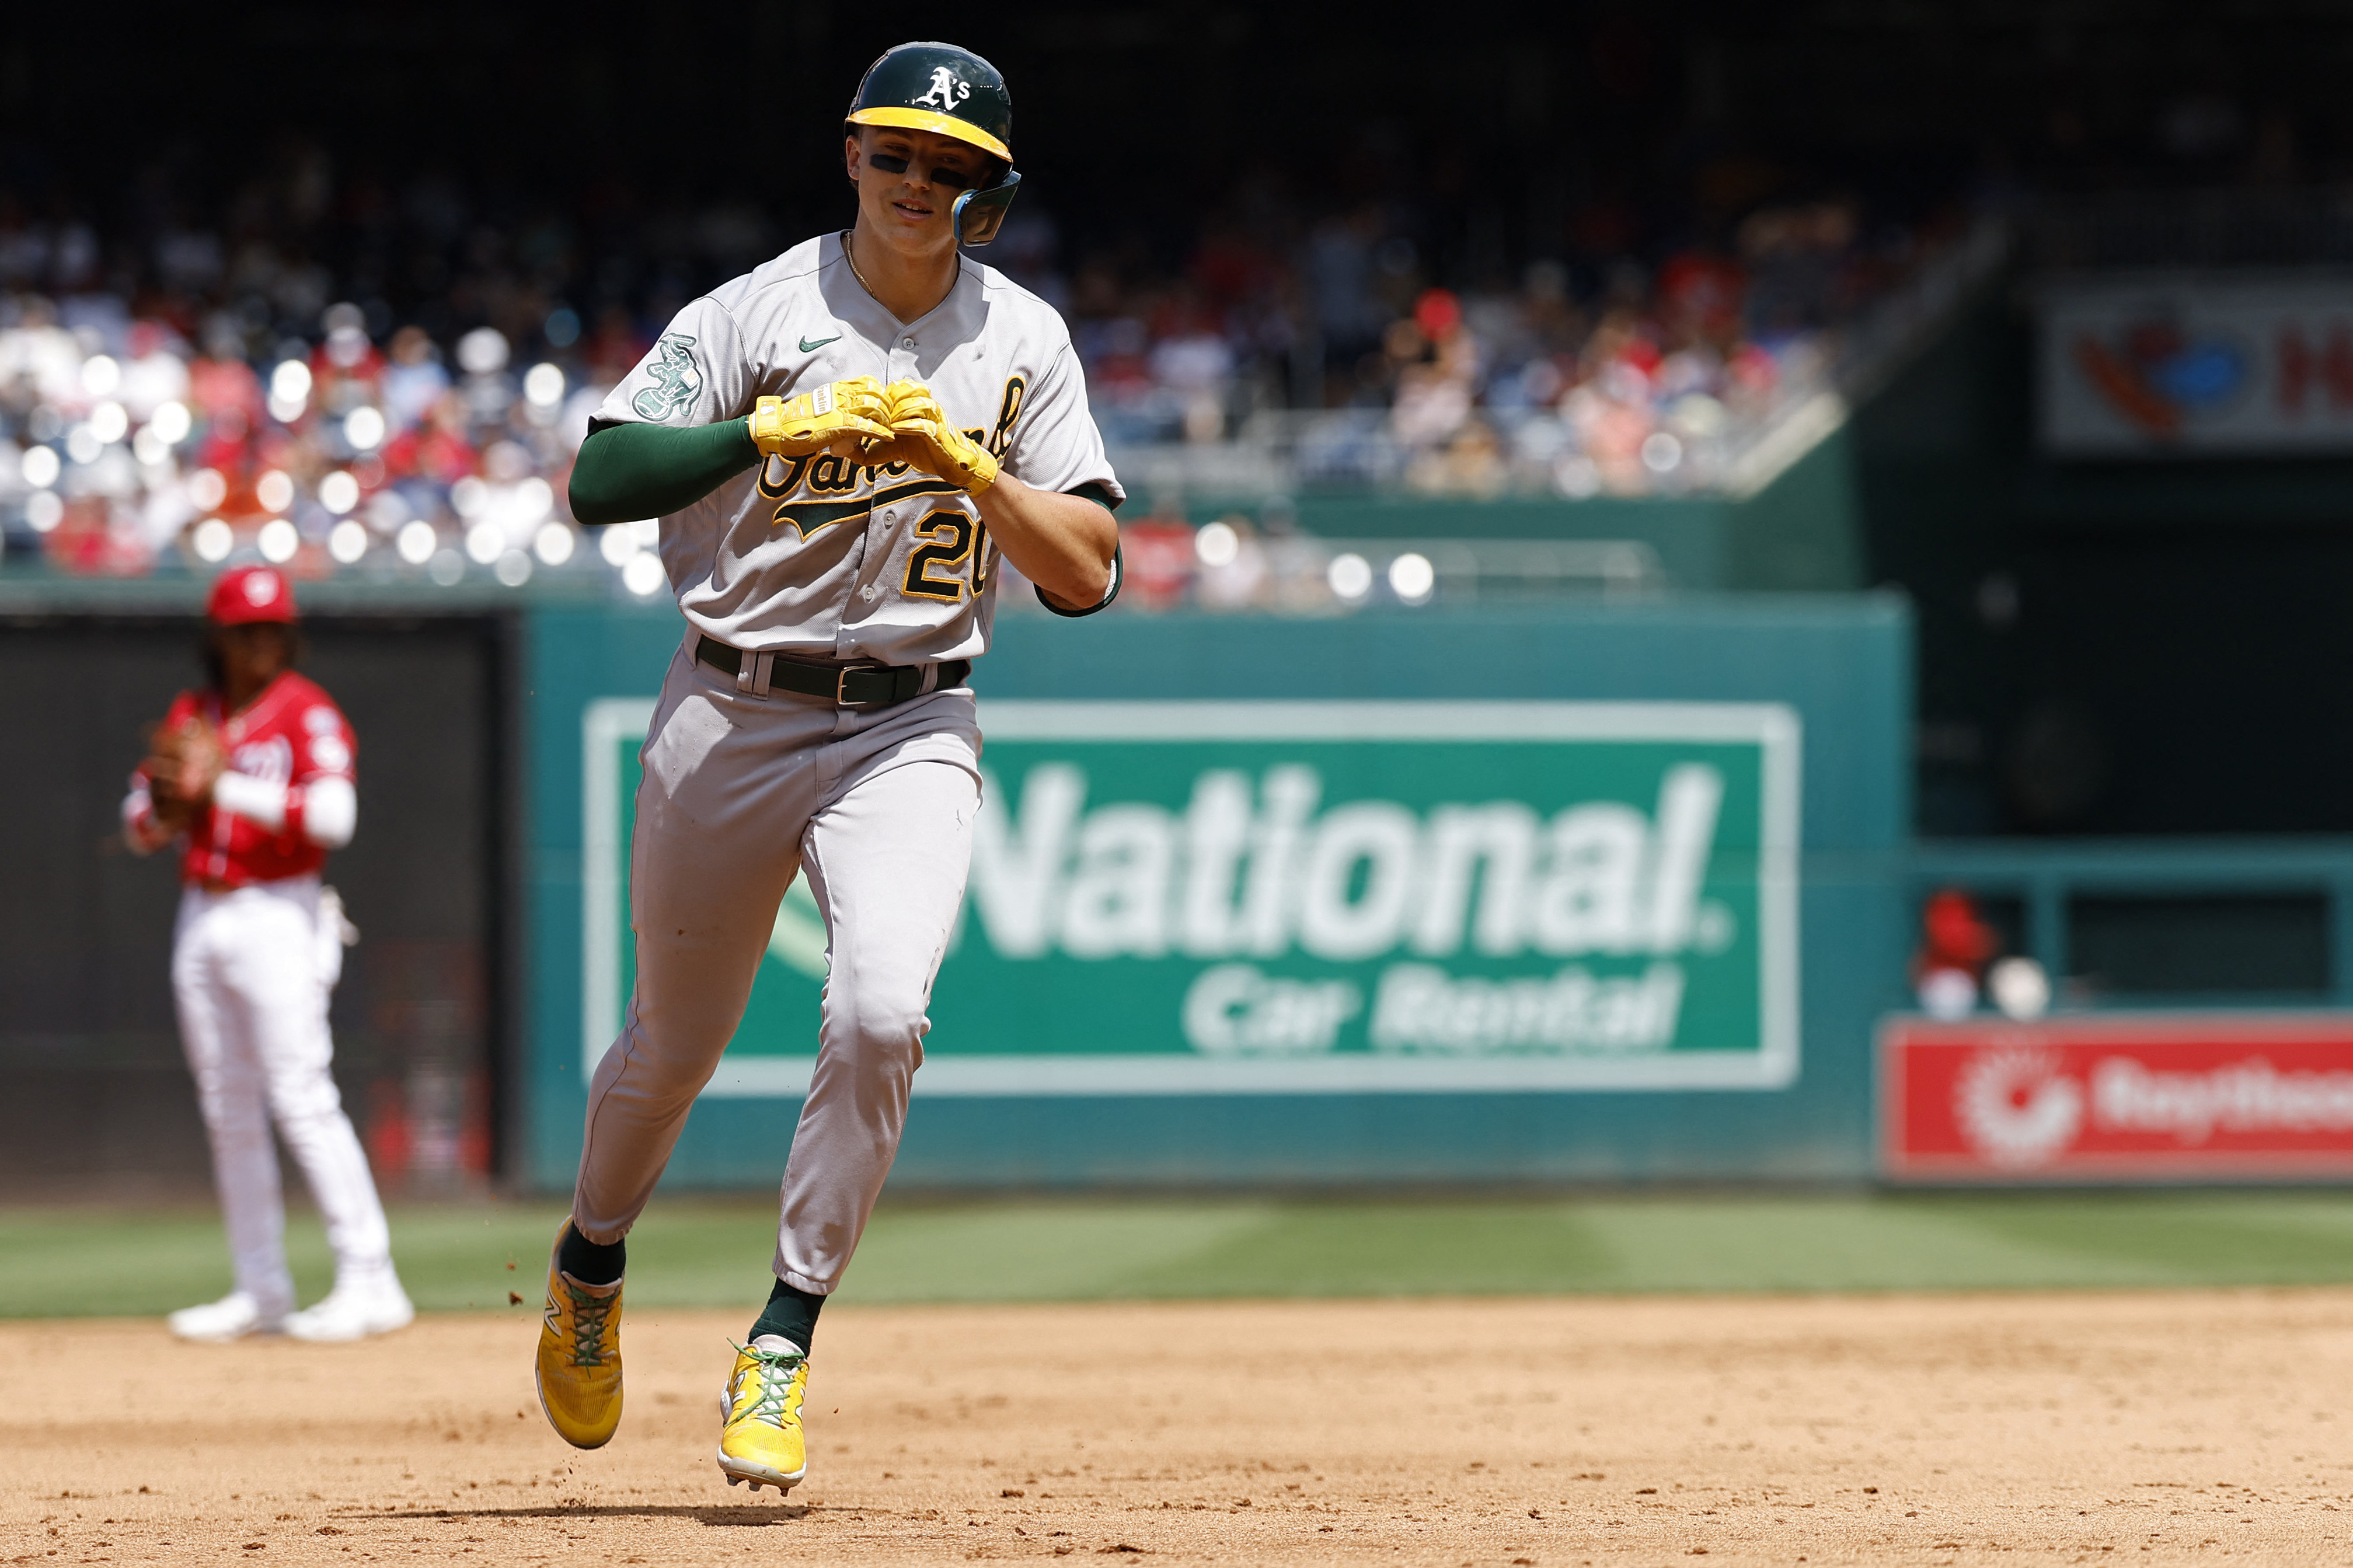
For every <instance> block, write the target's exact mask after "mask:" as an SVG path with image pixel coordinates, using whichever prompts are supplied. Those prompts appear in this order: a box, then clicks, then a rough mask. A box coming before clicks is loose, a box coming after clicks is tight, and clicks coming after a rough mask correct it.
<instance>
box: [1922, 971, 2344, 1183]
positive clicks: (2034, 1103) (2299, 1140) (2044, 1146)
mask: <svg viewBox="0 0 2353 1568" xmlns="http://www.w3.org/2000/svg"><path fill="white" fill-rule="evenodd" d="M1879 1097H1880V1117H1879V1134H1880V1167H1881V1170H1882V1171H1883V1173H1884V1174H1886V1175H1887V1176H1889V1177H1890V1178H1892V1179H1894V1180H1896V1181H1914V1182H1929V1183H1968V1182H2011V1183H2017V1182H2036V1181H2051V1182H2133V1181H2153V1182H2196V1181H2262V1180H2282V1179H2285V1180H2298V1179H2324V1178H2344V1177H2348V1176H2353V1013H2170V1014H2139V1015H2126V1014H2116V1015H2094V1016H2082V1017H2073V1018H2058V1019H2049V1020H2043V1021H2041V1022H2037V1023H2031V1024H2023V1023H2012V1022H2010V1021H2008V1020H2006V1019H1999V1018H1989V1019H1983V1020H1971V1021H1967V1022H1961V1023H1952V1024H1939V1023H1932V1022H1929V1021H1927V1020H1925V1019H1917V1018H1908V1017H1907V1018H1899V1019H1894V1020H1891V1021H1889V1022H1888V1023H1887V1024H1886V1025H1885V1026H1883V1028H1882V1030H1881V1033H1880V1041H1879Z"/></svg>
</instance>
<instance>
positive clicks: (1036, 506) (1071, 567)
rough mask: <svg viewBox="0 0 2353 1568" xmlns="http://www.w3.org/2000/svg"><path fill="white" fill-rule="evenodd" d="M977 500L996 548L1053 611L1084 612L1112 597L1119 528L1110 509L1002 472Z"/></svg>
mask: <svg viewBox="0 0 2353 1568" xmlns="http://www.w3.org/2000/svg"><path fill="white" fill-rule="evenodd" d="M976 502H977V504H978V506H979V508H980V516H981V521H984V522H986V523H987V524H988V531H989V535H990V537H991V538H993V539H995V540H996V541H997V549H999V550H1001V551H1003V552H1005V558H1006V559H1007V560H1008V561H1010V562H1012V563H1013V564H1014V566H1015V567H1016V569H1018V571H1019V572H1020V574H1022V575H1023V576H1024V577H1027V578H1029V581H1031V582H1032V583H1035V584H1038V590H1039V593H1041V594H1043V595H1046V597H1047V599H1048V600H1049V602H1050V604H1051V605H1053V607H1055V608H1057V609H1060V610H1064V611H1078V612H1084V611H1087V610H1092V609H1093V608H1095V607H1096V606H1097V605H1101V604H1103V602H1104V601H1105V600H1107V599H1108V598H1109V597H1110V596H1111V586H1112V558H1113V555H1115V554H1116V553H1117V552H1118V550H1119V524H1118V523H1116V522H1114V521H1112V515H1111V509H1110V508H1109V507H1107V506H1105V505H1103V503H1102V502H1100V501H1096V500H1089V499H1088V498H1087V497H1085V496H1083V495H1067V494H1064V493H1063V492H1061V491H1060V490H1047V489H1038V488H1037V487H1035V486H1033V485H1025V484H1023V483H1022V482H1021V481H1020V480H1019V479H1015V478H1014V477H1013V476H1012V475H1011V474H1008V473H1001V472H1000V473H999V474H998V475H997V482H996V483H995V484H993V485H990V486H989V487H988V488H987V489H985V490H983V491H981V492H980V494H979V496H978V497H976Z"/></svg>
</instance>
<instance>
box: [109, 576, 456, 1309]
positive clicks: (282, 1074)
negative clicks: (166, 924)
mask: <svg viewBox="0 0 2353 1568" xmlns="http://www.w3.org/2000/svg"><path fill="white" fill-rule="evenodd" d="M206 618H207V619H208V620H209V621H210V622H211V623H212V629H211V633H210V642H209V645H208V647H207V651H206V661H207V663H208V664H209V665H210V666H211V672H212V684H211V685H210V686H208V687H207V688H206V689H204V690H201V691H183V692H182V693H180V695H179V697H178V698H177V699H175V700H174V702H173V703H172V707H171V710H170V711H169V712H168V713H167V714H165V715H164V721H163V722H162V723H161V724H159V725H158V726H156V729H155V731H154V735H153V742H152V744H153V755H151V756H149V757H148V758H147V760H146V761H145V762H143V763H141V764H140V766H139V770H138V771H137V772H136V773H133V774H132V778H131V794H130V795H129V796H128V797H127V798H125V799H124V801H123V803H122V830H123V837H125V838H126V839H127V840H128V841H129V843H130V845H131V847H132V848H133V849H135V850H137V851H139V852H140V853H141V854H146V853H148V852H150V851H153V850H155V849H160V848H162V847H164V845H166V844H168V843H170V842H171V841H172V840H173V839H174V837H180V836H182V835H185V837H186V839H187V847H186V849H185V853H184V854H183V855H182V856H181V858H180V881H181V892H180V914H179V921H178V924H177V926H176V927H175V929H174V935H173V945H172V994H173V999H174V1002H175V1003H176V1004H177V1005H178V1010H179V1015H180V1039H181V1043H182V1045H183V1047H185V1050H186V1051H187V1055H188V1067H189V1069H190V1070H191V1071H192V1072H194V1073H195V1079H196V1103H197V1104H198V1106H200V1107H201V1108H202V1110H203V1111H204V1117H205V1131H206V1134H207V1135H208V1136H209V1137H210V1139H211V1141H212V1150H213V1179H214V1184H215V1185H216V1186H217V1187H218V1188H219V1190H220V1201H221V1212H222V1216H223V1218H224V1219H225V1220H226V1221H227V1228H228V1245H229V1256H230V1258H231V1260H232V1262H233V1263H234V1265H235V1268H236V1279H237V1288H236V1289H234V1290H233V1291H231V1292H230V1293H229V1294H228V1295H227V1296H226V1297H224V1298H223V1299H222V1300H217V1301H213V1302H209V1303H207V1304H206V1305H204V1306H201V1307H189V1308H185V1309H184V1310H180V1311H177V1312H174V1313H173V1314H172V1328H173V1331H174V1332H175V1333H178V1334H180V1335H181V1336H182V1337H184V1338H186V1339H192V1340H233V1339H237V1338H239V1337H240V1336H242V1335H246V1334H251V1333H274V1332H280V1331H283V1332H285V1333H289V1334H292V1335H294V1336H295V1337H296V1338H298V1339H306V1340H356V1339H363V1338H365V1337H366V1336H367V1335H370V1334H378V1333H384V1332H385V1331H389V1330H393V1329H397V1328H400V1327H402V1326H403V1325H405V1324H406V1323H407V1322H408V1321H409V1320H410V1319H411V1318H412V1317H414V1316H415V1313H413V1312H412V1311H411V1310H410V1309H409V1305H408V1298H407V1296H406V1294H404V1293H403V1292H402V1290H401V1288H400V1280H399V1279H398V1277H397V1276H396V1274H395V1273H394V1271H393V1267H392V1243H391V1237H390V1235H389V1234H388V1232H387V1231H386V1230H385V1221H384V1208H383V1205H380V1204H379V1203H378V1202H377V1201H376V1194H375V1182H374V1180H372V1179H371V1178H370V1176H369V1174H368V1166H367V1157H366V1156H365V1155H364V1153H362V1152H361V1151H360V1141H359V1138H358V1136H357V1135H356V1134H355V1133H353V1131H352V1124H351V1120H350V1118H348V1117H346V1116H345V1115H344V1114H343V1099H342V1097H341V1096H340V1095H339V1094H338V1093H337V1092H336V1089H335V1080H334V1079H333V1077H332V1075H331V1074H330V1073H329V1071H328V1064H329V1061H330V1058H332V1054H333V1049H334V1047H333V1042H332V1038H331V1037H330V1036H329V1034H328V1031H327V997H328V994H329V993H330V992H331V991H332V990H333V988H334V984H335V981H336V979H337V978H338V977H339V976H340V975H341V974H342V973H343V906H342V904H341V902H340V901H339V900H336V898H335V896H334V893H333V890H332V889H325V888H322V887H321V886H320V882H319V873H320V871H321V869H322V868H323V867H324V866H325V864H326V860H327V851H328V850H330V849H340V848H342V847H343V846H344V845H346V844H348V843H350V842H351V838H352V829H353V826H354V825H355V822H356V820H357V816H358V811H359V797H358V795H356V794H355V793H354V791H353V785H352V749H353V742H352V729H351V726H350V724H348V723H347V722H345V721H344V719H343V714H342V713H341V712H340V711H339V710H337V709H336V707H335V705H334V703H333V701H332V700H330V699H329V698H328V696H327V694H326V693H325V692H324V691H322V690H321V689H319V688H318V687H317V686H315V685H313V684H312V683H311V682H310V681H309V680H306V679H303V678H302V677H301V676H300V675H297V674H295V673H294V671H293V669H292V668H290V666H291V665H292V664H293V662H294V637H293V628H294V593H293V589H292V587H291V586H290V584H288V583H287V581H286V579H285V577H283V576H282V575H280V574H279V573H278V572H277V571H275V570H274V569H272V568H270V567H268V566H246V567H239V568H237V569H236V570H234V571H230V572H225V573H223V574H221V576H220V578H219V580H218V581H217V582H216V583H215V584H213V590H212V598H211V601H210V603H209V604H208V605H207V606H206ZM272 1121H275V1122H276V1123H277V1125H278V1131H279V1134H280V1136H281V1137H283V1138H284V1139H285V1140H286V1146H287V1147H288V1148H289V1149H290V1150H292V1151H293V1153H294V1158H295V1160H296V1162H297V1163H300V1164H301V1167H302V1174H303V1175H304V1177H305V1178H306V1179H308V1181H309V1182H310V1184H311V1196H312V1197H313V1198H314V1199H316V1200H317V1202H318V1205H319V1212H320V1214H321V1215H323V1216H324V1218H325V1219H326V1222H327V1243H328V1245H329V1246H330V1247H332V1248H333V1249H334V1254H335V1285H334V1289H333V1290H332V1291H331V1292H330V1293H329V1294H328V1295H327V1297H326V1298H325V1300H322V1301H320V1302H319V1303H317V1304H316V1305H315V1306H312V1307H311V1308H309V1309H307V1310H303V1311H300V1312H298V1311H296V1310H294V1281H293V1278H292V1277H291V1276H290V1274H288V1272H287V1270H286V1246H285V1229H286V1210H285V1205H284V1204H283V1202H282V1201H281V1200H280V1193H279V1184H278V1155H277V1152H276V1151H275V1150H273V1149H272V1148H271V1147H270V1143H269V1128H270V1123H271V1122H272Z"/></svg>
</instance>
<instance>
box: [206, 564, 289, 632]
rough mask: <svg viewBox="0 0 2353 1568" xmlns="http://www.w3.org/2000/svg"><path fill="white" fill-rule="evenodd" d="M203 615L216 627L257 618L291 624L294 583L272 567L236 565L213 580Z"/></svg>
mask: <svg viewBox="0 0 2353 1568" xmlns="http://www.w3.org/2000/svg"><path fill="white" fill-rule="evenodd" d="M205 618H206V620H208V621H210V622H212V624H213V625H215V626H251V625H253V624H254V623H255V622H257V621H274V622H276V623H278V624H279V625H280V626H291V625H293V624H294V584H291V583H289V582H288V581H287V580H286V574H285V573H283V572H280V570H278V568H277V567H275V566H239V567H237V568H236V569H234V570H232V571H227V572H224V573H222V574H220V575H219V576H218V577H217V578H216V579H214V581H213V593H212V597H211V598H209V599H207V600H206V601H205Z"/></svg>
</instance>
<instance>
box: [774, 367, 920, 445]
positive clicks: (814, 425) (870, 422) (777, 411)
mask: <svg viewBox="0 0 2353 1568" xmlns="http://www.w3.org/2000/svg"><path fill="white" fill-rule="evenodd" d="M890 434H891V428H890V419H889V413H888V408H887V406H886V405H885V404H884V402H883V399H882V386H881V383H880V382H877V381H876V380H875V379H874V378H873V377H872V376H871V375H857V376H852V377H850V378H849V380H847V381H829V382H827V383H826V384H824V385H823V386H820V387H818V389H817V390H816V391H814V392H805V393H803V394H801V395H799V396H798V397H795V398H792V399H789V400H787V399H785V398H782V397H763V398H762V399H760V401H759V402H758V403H756V404H755V405H753V408H752V441H753V444H754V445H755V446H757V447H759V448H760V450H761V451H762V452H765V453H766V454H767V455H769V456H770V457H776V458H805V457H807V456H808V455H809V454H810V453H812V452H822V451H825V450H827V449H828V448H840V449H842V451H843V455H844V456H848V455H849V443H853V442H860V441H868V440H875V439H881V438H886V437H889V436H890Z"/></svg>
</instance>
